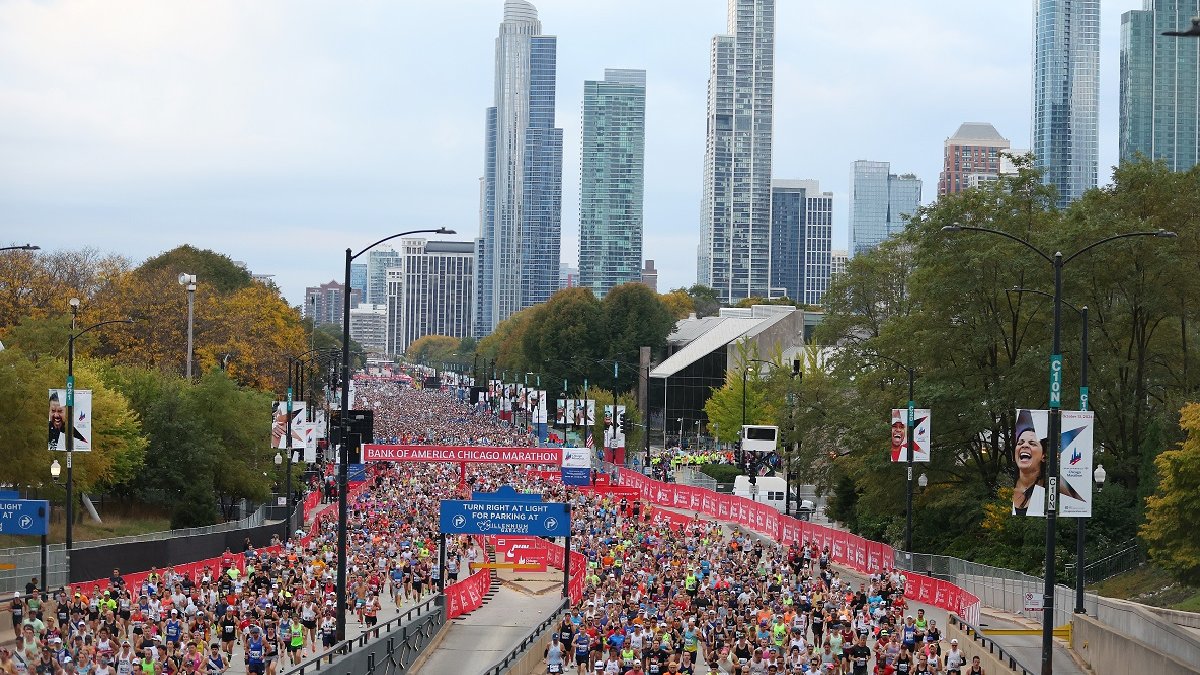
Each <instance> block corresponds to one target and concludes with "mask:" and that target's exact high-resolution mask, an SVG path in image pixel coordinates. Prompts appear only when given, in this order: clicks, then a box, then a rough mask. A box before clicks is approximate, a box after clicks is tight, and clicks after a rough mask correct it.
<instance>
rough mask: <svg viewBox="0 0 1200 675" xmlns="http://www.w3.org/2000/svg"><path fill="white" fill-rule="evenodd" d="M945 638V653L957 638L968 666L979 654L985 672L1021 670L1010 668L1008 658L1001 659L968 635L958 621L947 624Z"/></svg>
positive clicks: (1000, 672) (1028, 666) (1026, 664)
mask: <svg viewBox="0 0 1200 675" xmlns="http://www.w3.org/2000/svg"><path fill="white" fill-rule="evenodd" d="M944 638H945V640H946V645H945V647H944V648H943V653H945V650H946V649H949V648H950V640H951V639H957V640H958V648H959V649H961V650H962V651H963V653H964V654H966V655H967V666H968V667H969V666H970V665H971V658H972V657H975V656H978V657H979V665H981V666H983V672H985V673H992V675H1004V674H1005V673H1019V672H1021V671H1020V669H1014V668H1010V667H1009V666H1008V663H1009V662H1008V659H1004V660H1001V659H1000V658H999V657H998V656H997V655H995V654H992V653H990V652H989V651H988V648H987V647H984V646H983V645H982V644H981V643H979V642H976V641H975V638H973V637H971V636H970V635H968V634H967V631H965V630H963V627H962V626H961V625H959V624H957V623H953V622H951V623H949V624H947V626H946V632H945V634H944ZM1022 665H1024V666H1025V667H1026V668H1031V667H1037V666H1036V664H1029V663H1025V664H1022ZM965 670H966V669H964V672H965Z"/></svg>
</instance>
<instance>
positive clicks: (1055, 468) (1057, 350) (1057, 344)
mask: <svg viewBox="0 0 1200 675" xmlns="http://www.w3.org/2000/svg"><path fill="white" fill-rule="evenodd" d="M942 231H943V232H964V231H966V232H987V233H988V234H994V235H998V236H1001V237H1005V238H1006V239H1011V240H1012V241H1015V242H1017V243H1018V244H1021V245H1022V246H1024V247H1025V248H1027V249H1029V250H1031V251H1033V252H1034V253H1036V254H1037V255H1039V256H1041V258H1042V259H1043V260H1045V261H1046V262H1048V263H1050V265H1051V267H1053V269H1054V332H1053V342H1052V345H1051V348H1050V441H1049V443H1048V445H1049V448H1048V450H1047V454H1048V455H1049V457H1048V459H1049V462H1048V466H1047V467H1046V475H1047V478H1046V579H1045V582H1046V583H1045V586H1044V589H1043V591H1042V608H1043V609H1042V675H1054V576H1055V569H1054V538H1055V529H1054V528H1055V524H1056V520H1057V518H1058V474H1059V460H1060V457H1059V442H1060V440H1061V439H1060V438H1059V436H1060V435H1061V434H1062V271H1063V267H1064V266H1065V265H1066V264H1067V263H1069V262H1071V261H1072V260H1074V259H1075V258H1077V257H1078V256H1080V255H1082V254H1084V253H1087V252H1088V251H1090V250H1092V249H1093V248H1096V247H1097V246H1099V245H1101V244H1106V243H1108V242H1110V241H1116V240H1118V239H1128V238H1130V237H1161V238H1167V239H1174V238H1175V237H1177V236H1178V235H1177V234H1175V233H1174V232H1168V231H1167V230H1155V231H1152V232H1126V233H1125V234H1116V235H1113V236H1111V237H1106V238H1104V239H1101V240H1099V241H1095V242H1092V243H1091V244H1088V245H1087V246H1084V247H1083V248H1081V249H1079V250H1078V251H1076V252H1074V253H1072V254H1071V255H1069V256H1066V257H1064V256H1063V254H1062V251H1055V252H1054V255H1053V256H1051V255H1049V254H1047V253H1046V252H1045V251H1043V250H1042V249H1040V248H1038V247H1036V246H1034V245H1033V244H1031V243H1029V242H1028V241H1025V240H1024V239H1022V238H1020V237H1018V236H1016V235H1014V234H1009V233H1008V232H1004V231H1003V230H994V229H991V228H987V227H974V226H970V225H946V226H945V227H943V228H942Z"/></svg>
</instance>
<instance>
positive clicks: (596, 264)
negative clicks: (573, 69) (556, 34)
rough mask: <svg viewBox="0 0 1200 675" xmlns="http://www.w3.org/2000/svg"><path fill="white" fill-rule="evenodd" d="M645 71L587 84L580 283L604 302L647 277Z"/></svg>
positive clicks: (608, 74)
mask: <svg viewBox="0 0 1200 675" xmlns="http://www.w3.org/2000/svg"><path fill="white" fill-rule="evenodd" d="M645 151H646V71H644V70H624V69H613V68H609V69H605V71H604V80H603V81H601V82H597V81H594V80H588V81H586V82H584V83H583V144H582V147H581V149H580V160H579V164H580V172H579V174H580V182H579V285H580V286H583V287H585V288H590V289H592V292H593V293H595V294H596V297H598V298H603V297H604V296H605V294H607V293H608V291H609V290H611V289H612V288H613V287H614V286H618V285H620V284H623V283H626V282H629V281H638V280H640V279H641V276H642V193H643V187H644V184H645V180H644V178H645V177H644V173H643V169H644V166H645V154H646V152H645Z"/></svg>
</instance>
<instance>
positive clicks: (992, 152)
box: [938, 122, 1011, 197]
mask: <svg viewBox="0 0 1200 675" xmlns="http://www.w3.org/2000/svg"><path fill="white" fill-rule="evenodd" d="M1010 147H1011V144H1010V143H1009V142H1008V139H1007V138H1005V137H1003V136H1001V135H1000V132H999V131H996V127H994V126H992V125H990V124H988V123H986V122H964V123H963V124H961V125H959V127H958V130H957V131H955V132H954V135H953V136H951V137H950V138H947V139H946V143H945V147H944V151H943V159H942V173H941V175H940V176H938V196H939V197H940V196H942V195H949V194H957V193H959V192H962V191H963V190H966V189H967V188H973V187H979V185H980V184H981V183H986V182H988V181H994V180H996V179H997V178H999V177H1000V174H1001V173H1004V172H1005V169H1006V168H1007V167H1009V166H1010V165H1011V162H1010V161H1007V160H1006V159H1005V158H1004V157H1001V156H1000V153H1003V152H1008V150H1009V149H1010Z"/></svg>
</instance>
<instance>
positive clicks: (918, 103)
mask: <svg viewBox="0 0 1200 675" xmlns="http://www.w3.org/2000/svg"><path fill="white" fill-rule="evenodd" d="M535 4H536V5H537V7H538V10H539V13H540V18H541V21H542V26H543V31H544V32H545V33H546V34H549V35H556V36H558V126H560V127H562V128H563V130H564V137H565V139H564V145H565V148H564V161H563V211H562V212H563V226H562V234H563V245H562V252H563V261H564V262H568V263H570V264H572V265H574V264H575V263H576V257H577V253H578V233H579V227H578V220H579V208H578V194H579V137H580V119H579V111H580V103H581V98H582V94H583V81H584V80H585V79H602V77H603V74H604V69H605V68H606V67H610V68H611V67H624V68H644V69H646V70H647V104H646V107H647V114H646V116H647V129H646V188H645V256H646V257H647V258H653V259H655V260H657V265H658V267H659V269H660V270H661V272H660V277H659V288H660V290H666V289H668V288H671V287H678V286H686V285H689V284H691V283H693V282H694V280H695V272H696V255H695V253H696V243H697V241H698V233H699V205H700V187H701V176H702V160H703V155H704V115H705V92H706V86H707V78H708V54H709V42H710V39H711V38H712V36H713V35H714V34H716V33H722V32H724V30H725V26H726V2H725V1H724V0H603V1H596V0H535ZM777 4H778V9H777V16H776V25H777V33H776V40H775V44H776V55H775V65H776V82H775V150H774V175H775V176H776V177H778V178H812V179H817V180H819V181H820V182H821V186H822V188H823V189H826V190H831V191H833V192H834V193H835V195H836V197H835V202H834V208H835V219H834V224H835V235H834V247H835V248H844V247H845V244H846V241H847V238H848V237H847V233H846V229H845V228H846V213H847V210H848V204H847V196H848V185H849V174H850V165H851V162H853V161H854V160H856V159H872V160H883V161H890V162H891V163H892V168H893V171H895V172H913V173H916V174H917V175H918V176H919V177H920V178H921V179H923V180H924V182H925V187H924V199H925V201H927V202H928V201H931V200H932V198H933V197H934V196H935V195H936V192H937V174H938V171H939V170H940V168H941V162H942V143H943V141H944V140H945V138H946V137H947V136H949V135H950V134H951V133H953V132H954V130H955V129H956V128H957V127H958V125H959V124H960V123H961V122H964V121H983V122H991V123H992V124H994V125H995V126H996V128H997V129H998V130H999V131H1000V133H1002V134H1004V135H1005V136H1007V137H1008V138H1009V139H1011V141H1012V143H1013V146H1014V147H1018V148H1027V147H1029V101H1030V77H1029V69H1030V59H1031V57H1030V48H1031V44H1032V32H1031V31H1032V12H1033V2H1032V0H1003V1H1001V2H963V1H962V0H918V1H916V2H903V3H901V2H896V1H895V0H819V1H818V0H778V3H777ZM1102 6H1103V10H1102V11H1103V17H1102V32H1103V35H1102V40H1101V46H1102V54H1101V73H1102V77H1101V99H1100V111H1101V117H1100V166H1101V171H1100V174H1101V175H1100V180H1101V183H1105V182H1107V181H1108V177H1109V174H1110V169H1109V167H1111V166H1112V165H1113V164H1114V163H1115V162H1116V155H1117V99H1118V86H1117V85H1118V79H1117V67H1118V59H1119V53H1118V51H1119V27H1120V15H1121V13H1122V12H1124V11H1126V10H1128V9H1134V8H1139V7H1140V6H1141V1H1140V0H1106V1H1105V2H1104V3H1103V5H1102ZM502 7H503V2H502V0H438V1H437V2H419V3H418V2H410V1H407V0H404V1H402V0H353V1H336V0H324V1H320V2H318V1H311V0H254V1H253V2H246V1H245V0H204V1H203V2H198V1H196V0H186V1H182V0H181V1H174V0H78V1H63V2H58V1H54V0H41V1H32V0H0V243H3V244H8V243H24V242H25V241H30V242H33V243H36V244H40V245H41V246H42V247H43V248H44V249H58V248H68V247H81V246H91V247H96V248H98V249H101V250H105V251H116V252H120V253H122V254H125V255H127V256H129V257H131V258H133V259H134V260H135V261H140V260H142V259H144V258H146V257H148V256H151V255H154V254H157V253H159V252H161V251H164V250H167V249H170V248H173V247H175V246H177V245H179V244H183V243H190V244H193V245H196V246H200V247H205V248H211V249H214V250H216V251H220V252H222V253H225V254H228V255H229V256H230V257H232V258H234V259H235V260H243V261H245V262H246V263H247V264H248V265H249V267H250V269H251V270H252V271H254V272H258V273H266V274H274V275H275V279H276V281H277V282H278V283H279V285H280V286H281V288H282V289H283V291H284V293H285V295H286V296H287V297H288V299H289V300H290V301H291V302H293V303H298V302H299V301H300V299H301V298H302V297H303V290H304V287H305V286H307V285H315V284H317V283H321V282H324V281H328V280H330V279H334V278H337V279H338V280H340V279H341V276H342V259H343V258H342V251H343V250H344V249H345V248H346V247H347V246H353V247H354V248H355V250H357V249H358V248H359V247H362V246H364V245H366V244H369V243H370V242H372V241H375V240H376V239H379V238H381V237H383V236H386V235H388V234H392V233H394V232H397V231H402V230H406V229H417V228H424V227H439V226H446V227H450V228H452V229H455V230H457V231H458V237H456V238H461V239H470V238H473V237H475V236H476V235H477V234H478V230H479V213H478V203H479V196H478V195H479V182H478V181H479V176H480V174H481V172H482V165H483V136H484V133H483V131H484V130H483V120H484V109H485V108H486V107H487V106H489V105H491V101H492V88H493V73H494V38H495V35H496V32H497V28H498V26H499V23H500V19H501V12H502ZM201 283H203V280H201Z"/></svg>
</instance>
